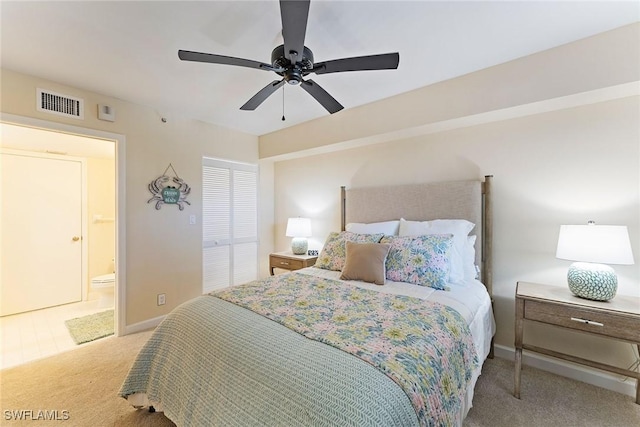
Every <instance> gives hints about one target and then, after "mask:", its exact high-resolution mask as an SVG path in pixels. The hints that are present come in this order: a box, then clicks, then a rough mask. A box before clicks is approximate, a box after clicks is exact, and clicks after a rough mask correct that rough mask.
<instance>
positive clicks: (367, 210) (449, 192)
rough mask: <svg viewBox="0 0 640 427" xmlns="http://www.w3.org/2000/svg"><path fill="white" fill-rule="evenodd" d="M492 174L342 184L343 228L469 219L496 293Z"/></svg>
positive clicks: (489, 283)
mask: <svg viewBox="0 0 640 427" xmlns="http://www.w3.org/2000/svg"><path fill="white" fill-rule="evenodd" d="M491 180H492V176H490V175H488V176H485V178H484V181H448V182H436V183H425V184H408V185H395V186H385V187H363V188H350V189H347V188H345V187H342V197H341V200H342V203H341V205H342V217H341V218H342V221H341V222H342V230H344V229H345V227H346V224H348V223H352V222H361V223H370V222H380V221H390V220H396V219H399V218H404V219H407V220H413V221H427V220H433V219H466V220H467V221H471V222H473V223H474V224H476V227H475V228H474V229H473V230H472V231H471V233H470V234H472V235H473V234H475V235H476V236H477V237H476V264H477V265H479V266H480V271H481V275H482V276H481V279H482V283H484V285H485V286H486V287H487V290H488V291H489V295H492V278H493V276H492V259H491V253H492V234H493V217H492V214H491V212H492V202H491Z"/></svg>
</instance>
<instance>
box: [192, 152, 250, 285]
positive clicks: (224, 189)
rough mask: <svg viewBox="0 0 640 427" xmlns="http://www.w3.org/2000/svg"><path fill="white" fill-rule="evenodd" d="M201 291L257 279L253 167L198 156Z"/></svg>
mask: <svg viewBox="0 0 640 427" xmlns="http://www.w3.org/2000/svg"><path fill="white" fill-rule="evenodd" d="M202 266H203V267H202V269H203V285H202V292H203V293H207V292H211V291H213V290H215V289H220V288H225V287H227V286H231V285H238V284H241V283H245V282H249V281H251V280H255V279H256V278H257V277H258V166H257V165H250V164H244V163H235V162H228V161H224V160H215V159H209V158H204V159H203V165H202Z"/></svg>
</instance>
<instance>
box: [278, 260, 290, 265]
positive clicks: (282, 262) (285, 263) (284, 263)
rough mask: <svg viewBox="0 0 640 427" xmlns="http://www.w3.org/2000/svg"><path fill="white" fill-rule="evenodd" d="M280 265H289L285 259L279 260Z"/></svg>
mask: <svg viewBox="0 0 640 427" xmlns="http://www.w3.org/2000/svg"><path fill="white" fill-rule="evenodd" d="M280 265H289V263H288V262H286V261H280Z"/></svg>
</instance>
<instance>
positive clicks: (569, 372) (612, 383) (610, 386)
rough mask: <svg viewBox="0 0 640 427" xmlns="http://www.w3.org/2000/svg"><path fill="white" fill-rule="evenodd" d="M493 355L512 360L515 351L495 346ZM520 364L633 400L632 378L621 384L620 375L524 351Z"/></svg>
mask: <svg viewBox="0 0 640 427" xmlns="http://www.w3.org/2000/svg"><path fill="white" fill-rule="evenodd" d="M495 355H496V357H499V358H501V359H508V360H514V359H515V349H514V348H511V347H505V346H503V345H497V344H496V345H495ZM522 364H523V365H528V366H533V367H534V368H538V369H542V370H543V371H547V372H551V373H553V374H556V375H560V376H563V377H567V378H571V379H573V380H576V381H582V382H584V383H587V384H591V385H595V386H597V387H602V388H606V389H607V390H611V391H615V392H618V393H622V394H626V395H629V396H632V397H634V398H635V396H636V380H635V379H633V378H629V379H627V381H625V382H623V381H622V377H621V376H620V375H615V374H610V373H608V372H604V371H600V370H598V369H592V368H589V367H587V366H582V365H577V364H574V363H571V362H565V361H564V360H560V359H554V358H551V357H546V356H544V355H541V354H536V353H530V352H527V351H526V350H525V351H524V352H523V353H522Z"/></svg>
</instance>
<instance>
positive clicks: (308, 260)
mask: <svg viewBox="0 0 640 427" xmlns="http://www.w3.org/2000/svg"><path fill="white" fill-rule="evenodd" d="M317 259H318V257H317V256H316V255H314V256H311V255H294V254H293V253H291V252H275V253H272V254H270V255H269V270H270V271H271V275H272V276H273V274H274V273H273V269H274V268H283V269H285V270H299V269H301V268H305V267H311V266H312V265H314V264H315V263H316V260H317Z"/></svg>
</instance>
